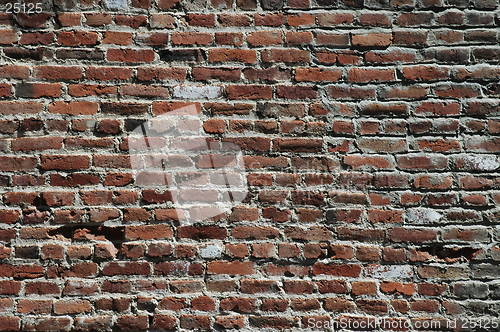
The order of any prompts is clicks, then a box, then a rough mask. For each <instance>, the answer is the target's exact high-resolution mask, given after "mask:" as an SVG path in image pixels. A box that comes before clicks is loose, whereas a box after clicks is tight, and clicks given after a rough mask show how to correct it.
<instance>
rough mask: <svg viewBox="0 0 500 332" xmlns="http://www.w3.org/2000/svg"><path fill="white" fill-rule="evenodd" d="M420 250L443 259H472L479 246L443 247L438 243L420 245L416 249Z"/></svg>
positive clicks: (478, 250)
mask: <svg viewBox="0 0 500 332" xmlns="http://www.w3.org/2000/svg"><path fill="white" fill-rule="evenodd" d="M417 250H418V251H420V252H426V253H428V254H430V255H432V256H435V257H437V258H439V259H443V260H457V259H460V258H465V259H467V260H471V259H473V258H474V257H475V256H476V255H477V254H478V253H479V252H480V251H481V249H480V248H472V247H444V246H443V245H440V244H435V245H430V246H425V247H420V248H418V249H417Z"/></svg>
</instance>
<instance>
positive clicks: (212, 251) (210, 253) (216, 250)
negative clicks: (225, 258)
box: [200, 244, 222, 258]
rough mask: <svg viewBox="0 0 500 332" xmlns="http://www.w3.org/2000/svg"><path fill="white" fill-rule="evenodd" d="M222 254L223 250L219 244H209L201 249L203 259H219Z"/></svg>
mask: <svg viewBox="0 0 500 332" xmlns="http://www.w3.org/2000/svg"><path fill="white" fill-rule="evenodd" d="M221 254H222V248H221V247H220V246H219V245H218V244H209V245H206V246H205V247H203V248H201V249H200V256H201V257H203V258H217V257H220V256H221Z"/></svg>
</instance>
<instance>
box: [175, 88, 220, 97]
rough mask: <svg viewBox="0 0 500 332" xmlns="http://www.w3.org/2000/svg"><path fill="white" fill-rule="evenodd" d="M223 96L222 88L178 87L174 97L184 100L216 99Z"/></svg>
mask: <svg viewBox="0 0 500 332" xmlns="http://www.w3.org/2000/svg"><path fill="white" fill-rule="evenodd" d="M221 96H222V88H221V87H220V86H188V85H178V86H176V87H175V88H174V97H176V98H182V99H214V98H219V97H221Z"/></svg>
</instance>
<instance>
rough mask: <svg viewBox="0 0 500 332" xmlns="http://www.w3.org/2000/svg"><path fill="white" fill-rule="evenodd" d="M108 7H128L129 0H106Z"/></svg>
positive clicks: (115, 8)
mask: <svg viewBox="0 0 500 332" xmlns="http://www.w3.org/2000/svg"><path fill="white" fill-rule="evenodd" d="M104 2H105V3H106V7H107V8H108V9H111V10H119V9H128V3H127V0H104Z"/></svg>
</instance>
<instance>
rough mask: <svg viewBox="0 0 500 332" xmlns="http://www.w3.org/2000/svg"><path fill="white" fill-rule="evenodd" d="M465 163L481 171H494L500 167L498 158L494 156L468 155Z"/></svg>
mask: <svg viewBox="0 0 500 332" xmlns="http://www.w3.org/2000/svg"><path fill="white" fill-rule="evenodd" d="M464 161H465V163H466V164H467V165H468V166H470V167H473V168H476V169H478V170H481V171H494V170H496V169H497V168H498V167H500V163H499V162H498V160H497V157H496V156H493V155H467V156H465V157H464Z"/></svg>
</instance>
